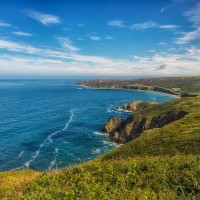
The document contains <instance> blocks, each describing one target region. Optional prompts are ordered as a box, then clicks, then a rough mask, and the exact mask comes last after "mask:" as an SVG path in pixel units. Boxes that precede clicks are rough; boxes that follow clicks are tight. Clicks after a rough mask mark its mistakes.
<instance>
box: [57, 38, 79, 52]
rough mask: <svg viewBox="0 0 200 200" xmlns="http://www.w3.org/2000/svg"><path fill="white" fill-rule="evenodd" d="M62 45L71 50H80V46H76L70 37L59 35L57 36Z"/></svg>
mask: <svg viewBox="0 0 200 200" xmlns="http://www.w3.org/2000/svg"><path fill="white" fill-rule="evenodd" d="M57 39H58V41H59V43H60V45H61V47H63V48H65V49H67V50H69V51H78V50H79V48H77V47H75V46H74V45H73V43H72V41H71V40H70V39H69V38H66V37H58V38H57Z"/></svg>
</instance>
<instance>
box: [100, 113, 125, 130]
mask: <svg viewBox="0 0 200 200" xmlns="http://www.w3.org/2000/svg"><path fill="white" fill-rule="evenodd" d="M123 125H124V119H123V118H121V117H113V118H111V119H109V120H108V121H107V123H106V124H105V125H104V127H103V129H102V132H103V133H113V132H116V131H119V130H120V129H121V128H122V127H123Z"/></svg>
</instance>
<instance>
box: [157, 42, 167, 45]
mask: <svg viewBox="0 0 200 200" xmlns="http://www.w3.org/2000/svg"><path fill="white" fill-rule="evenodd" d="M166 44H167V43H166V42H159V43H158V45H166Z"/></svg>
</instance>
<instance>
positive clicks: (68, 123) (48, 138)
mask: <svg viewBox="0 0 200 200" xmlns="http://www.w3.org/2000/svg"><path fill="white" fill-rule="evenodd" d="M73 117H74V109H71V110H70V117H69V120H68V121H67V123H66V124H65V127H64V128H63V129H61V130H59V131H56V132H54V133H52V134H50V135H49V136H48V137H47V138H46V139H45V140H44V141H43V143H41V144H40V146H39V149H38V150H37V151H36V152H35V153H34V154H33V156H32V157H31V159H30V160H28V161H27V162H25V163H24V164H23V165H22V166H21V167H19V169H21V168H29V166H30V164H31V163H32V162H33V161H34V160H35V159H36V158H37V156H38V155H39V153H40V149H41V148H42V147H43V146H44V144H45V142H46V141H47V140H49V141H50V142H53V140H52V137H53V136H55V135H56V134H58V133H60V132H62V131H65V130H66V129H67V128H68V127H69V125H70V123H71V122H72V120H73ZM55 152H56V153H58V149H57V148H56V149H55ZM16 169H17V168H16Z"/></svg>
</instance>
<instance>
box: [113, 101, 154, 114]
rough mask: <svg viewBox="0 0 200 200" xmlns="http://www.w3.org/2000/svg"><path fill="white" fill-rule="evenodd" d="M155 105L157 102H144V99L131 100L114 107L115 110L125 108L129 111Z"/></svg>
mask: <svg viewBox="0 0 200 200" xmlns="http://www.w3.org/2000/svg"><path fill="white" fill-rule="evenodd" d="M155 105H157V103H154V102H144V101H133V102H131V103H128V104H124V105H122V106H118V107H116V109H117V110H120V109H122V110H126V111H130V112H137V111H141V110H144V109H147V108H152V107H153V106H155Z"/></svg>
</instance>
